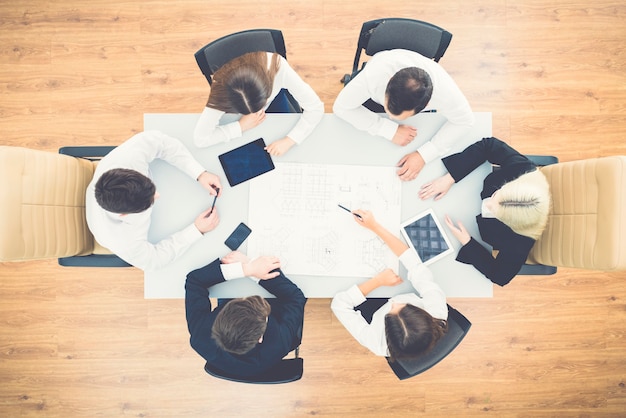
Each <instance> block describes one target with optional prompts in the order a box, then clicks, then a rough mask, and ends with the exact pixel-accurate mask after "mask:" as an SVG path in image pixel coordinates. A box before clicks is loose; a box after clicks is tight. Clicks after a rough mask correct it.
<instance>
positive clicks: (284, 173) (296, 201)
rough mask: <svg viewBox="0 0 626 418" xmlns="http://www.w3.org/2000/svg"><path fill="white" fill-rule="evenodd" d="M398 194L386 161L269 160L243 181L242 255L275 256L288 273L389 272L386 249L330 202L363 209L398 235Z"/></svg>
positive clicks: (394, 262) (362, 274) (390, 258)
mask: <svg viewBox="0 0 626 418" xmlns="http://www.w3.org/2000/svg"><path fill="white" fill-rule="evenodd" d="M400 196H401V184H400V180H399V179H398V177H397V175H396V173H395V168H394V167H378V166H349V165H329V164H298V163H276V169H275V170H273V171H271V172H269V173H267V174H264V175H262V176H260V177H257V178H255V179H253V180H252V181H251V182H250V200H249V202H250V203H249V205H250V206H249V211H248V225H249V226H250V227H251V228H252V234H251V235H250V237H249V238H248V255H249V256H251V257H256V256H259V255H276V256H278V257H280V259H281V262H282V264H283V270H284V271H285V272H286V273H292V274H305V275H323V276H356V277H369V276H372V275H374V274H376V273H378V272H380V271H382V270H383V269H385V268H387V267H390V268H393V269H394V270H396V271H397V267H398V261H397V258H396V257H395V256H394V255H393V253H392V252H391V251H390V250H389V249H388V248H387V247H386V246H385V245H384V243H383V242H382V241H381V240H380V239H379V238H378V237H376V236H375V235H374V234H373V233H372V232H371V231H369V230H367V229H365V228H363V227H361V226H359V225H357V224H356V222H355V221H354V219H353V216H351V215H350V214H349V213H348V212H346V211H344V210H342V209H341V208H339V207H338V204H341V205H342V206H345V207H347V208H350V209H353V210H354V209H359V208H360V209H367V210H370V211H372V212H373V213H374V215H375V216H376V219H377V220H378V221H379V222H380V223H381V224H383V225H384V226H385V227H387V228H388V229H389V230H391V231H392V232H394V233H395V232H398V234H399V224H400V208H401V201H400Z"/></svg>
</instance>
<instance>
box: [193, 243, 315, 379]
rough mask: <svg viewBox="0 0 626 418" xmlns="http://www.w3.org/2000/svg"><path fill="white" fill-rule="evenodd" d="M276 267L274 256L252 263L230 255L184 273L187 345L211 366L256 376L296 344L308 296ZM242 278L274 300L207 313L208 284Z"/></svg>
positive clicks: (255, 299)
mask: <svg viewBox="0 0 626 418" xmlns="http://www.w3.org/2000/svg"><path fill="white" fill-rule="evenodd" d="M279 269H280V261H279V260H278V258H276V257H259V258H257V259H255V260H252V261H250V260H249V259H248V258H247V257H246V256H245V255H244V254H242V253H240V252H237V251H234V252H232V253H230V254H228V255H227V256H225V257H223V258H222V260H221V261H220V260H219V259H217V260H215V261H213V262H212V263H210V264H208V265H206V266H204V267H202V268H200V269H198V270H195V271H192V272H191V273H189V274H188V275H187V282H186V283H185V309H186V314H187V327H188V329H189V333H190V334H191V338H190V343H191V347H193V349H194V350H196V352H198V354H200V355H201V356H202V357H203V358H204V359H205V360H206V361H207V362H208V363H209V364H211V365H213V367H215V368H217V369H220V370H222V371H224V372H227V373H229V374H233V375H235V376H239V377H248V376H254V375H257V374H259V373H263V372H264V371H266V370H269V369H270V368H272V366H274V365H276V364H277V363H279V362H280V361H281V360H282V358H283V357H284V356H285V355H286V354H287V353H289V352H290V351H292V350H294V349H295V348H296V347H297V346H298V345H300V340H301V338H302V322H303V320H304V305H305V303H306V298H305V297H304V294H303V293H302V291H301V290H300V289H299V288H298V286H296V285H295V284H294V283H293V282H292V281H291V280H289V279H288V278H287V277H285V276H284V275H283V273H282V272H281V271H280V270H279ZM246 276H247V277H251V278H252V279H253V280H255V281H256V282H257V283H258V284H259V285H261V286H262V287H263V288H264V289H265V290H267V291H268V292H269V293H271V294H273V295H274V296H276V297H275V298H272V299H269V300H266V299H263V298H262V297H260V296H249V297H245V298H237V299H232V300H230V301H228V300H227V301H223V300H220V301H219V302H220V303H218V306H217V307H216V308H215V309H213V310H211V308H212V306H211V300H210V299H209V296H210V295H209V288H210V287H211V286H214V285H216V284H218V283H222V282H224V281H225V280H230V279H234V278H238V277H246ZM223 302H225V303H223Z"/></svg>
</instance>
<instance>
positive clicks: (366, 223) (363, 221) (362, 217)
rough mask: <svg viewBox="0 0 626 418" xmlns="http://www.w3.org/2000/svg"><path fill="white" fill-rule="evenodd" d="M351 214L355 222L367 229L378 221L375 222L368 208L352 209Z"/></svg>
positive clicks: (372, 227)
mask: <svg viewBox="0 0 626 418" xmlns="http://www.w3.org/2000/svg"><path fill="white" fill-rule="evenodd" d="M352 215H354V220H355V221H356V223H358V224H359V225H361V226H363V227H365V228H367V229H374V228H375V227H376V226H378V222H376V219H375V218H374V214H373V213H372V212H370V211H369V210H363V209H357V210H354V211H352ZM357 215H358V216H357Z"/></svg>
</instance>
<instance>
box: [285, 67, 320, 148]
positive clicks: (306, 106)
mask: <svg viewBox="0 0 626 418" xmlns="http://www.w3.org/2000/svg"><path fill="white" fill-rule="evenodd" d="M277 82H278V83H280V86H281V88H284V89H287V90H288V91H289V93H291V95H292V96H293V97H294V99H296V100H297V101H298V103H299V104H300V106H301V107H302V109H303V112H302V116H301V117H300V120H298V122H297V123H296V125H295V126H294V127H293V129H292V130H291V131H289V133H288V134H287V136H288V137H289V138H291V139H293V140H294V141H295V142H296V143H298V144H299V143H301V142H302V141H304V140H305V139H306V138H307V137H308V136H309V135H310V134H311V132H313V130H314V129H315V127H316V126H317V125H318V124H319V123H320V121H321V120H322V117H323V116H324V103H322V101H321V100H320V98H319V96H318V95H317V94H316V93H315V91H314V90H313V89H312V88H311V86H309V85H308V84H307V83H306V82H305V81H304V80H302V78H301V77H300V76H299V75H298V73H296V72H295V71H294V70H293V68H291V66H290V65H289V63H288V62H287V60H285V59H284V58H282V57H281V58H280V69H279V70H278V73H277V74H276V78H275V79H274V83H277Z"/></svg>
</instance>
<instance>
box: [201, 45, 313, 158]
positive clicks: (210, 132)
mask: <svg viewBox="0 0 626 418" xmlns="http://www.w3.org/2000/svg"><path fill="white" fill-rule="evenodd" d="M282 89H286V90H288V91H289V93H290V94H291V95H292V96H293V97H294V98H295V99H296V100H297V101H298V103H299V104H300V106H302V108H303V109H304V111H303V113H302V116H301V117H300V120H299V121H298V122H297V123H296V125H295V126H294V127H293V128H292V129H291V130H290V131H289V132H288V133H287V135H286V136H285V137H284V138H282V139H279V140H277V141H274V142H272V143H271V144H269V145H268V146H267V152H269V153H270V154H271V155H274V156H278V155H282V154H284V153H285V152H287V151H288V150H289V149H290V148H291V147H292V146H293V145H295V144H299V143H301V142H302V141H304V139H305V138H306V137H307V136H309V134H310V133H311V132H312V131H313V129H314V128H315V127H316V126H317V124H318V123H319V122H320V120H321V119H322V116H323V115H324V104H323V103H322V101H321V100H320V98H319V97H318V96H317V94H316V93H315V91H313V89H312V88H311V86H309V85H308V84H307V83H305V82H304V81H303V80H302V79H301V78H300V76H298V74H297V73H296V72H295V71H294V70H293V69H292V68H291V67H290V66H289V64H288V63H287V60H285V59H284V58H283V57H282V56H280V55H279V54H277V53H271V52H250V53H248V54H245V55H242V56H240V57H237V58H235V59H233V60H231V61H229V62H227V63H226V64H224V65H223V66H222V67H221V68H220V69H219V70H217V71H216V72H215V74H213V83H212V85H211V92H210V94H209V99H208V101H207V104H206V107H205V108H204V111H203V112H202V115H200V119H198V122H197V124H196V127H195V130H194V135H193V136H194V144H195V145H196V146H197V147H208V146H211V145H215V144H218V143H220V142H226V141H229V140H231V139H233V138H238V137H240V136H241V135H242V134H243V132H245V131H247V130H248V129H252V128H254V127H256V126H258V125H259V124H261V123H262V122H263V121H264V120H265V110H266V109H267V108H268V107H269V106H270V104H271V103H272V101H273V100H274V98H276V97H277V96H278V95H279V93H280V91H281V90H282ZM224 113H235V114H241V115H242V116H241V118H240V119H239V120H238V121H235V122H232V123H227V124H224V125H220V119H221V117H222V116H223V115H224Z"/></svg>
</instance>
